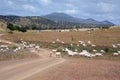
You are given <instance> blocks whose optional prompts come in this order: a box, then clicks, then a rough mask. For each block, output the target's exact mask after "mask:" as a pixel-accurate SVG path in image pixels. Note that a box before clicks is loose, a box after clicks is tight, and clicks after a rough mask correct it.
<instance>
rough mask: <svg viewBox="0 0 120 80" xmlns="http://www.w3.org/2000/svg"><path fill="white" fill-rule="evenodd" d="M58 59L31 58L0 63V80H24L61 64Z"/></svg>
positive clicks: (61, 60)
mask: <svg viewBox="0 0 120 80" xmlns="http://www.w3.org/2000/svg"><path fill="white" fill-rule="evenodd" d="M64 61H65V60H64V59H60V58H41V59H40V58H37V59H35V58H32V59H23V60H12V61H1V62H0V80H24V79H26V78H28V77H30V76H32V75H34V74H37V73H39V72H41V71H44V70H47V69H49V68H51V67H53V66H56V65H58V64H60V63H63V62H64Z"/></svg>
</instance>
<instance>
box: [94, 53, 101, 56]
mask: <svg viewBox="0 0 120 80" xmlns="http://www.w3.org/2000/svg"><path fill="white" fill-rule="evenodd" d="M95 55H96V56H103V55H102V53H95Z"/></svg>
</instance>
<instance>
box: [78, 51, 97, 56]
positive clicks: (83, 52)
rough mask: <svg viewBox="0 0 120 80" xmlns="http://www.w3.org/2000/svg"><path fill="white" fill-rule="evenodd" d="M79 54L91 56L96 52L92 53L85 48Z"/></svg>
mask: <svg viewBox="0 0 120 80" xmlns="http://www.w3.org/2000/svg"><path fill="white" fill-rule="evenodd" d="M79 55H81V56H85V57H89V58H91V57H95V55H94V54H90V53H89V52H88V51H87V50H83V51H82V52H80V53H79Z"/></svg>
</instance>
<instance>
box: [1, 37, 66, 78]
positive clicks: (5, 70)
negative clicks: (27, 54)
mask: <svg viewBox="0 0 120 80" xmlns="http://www.w3.org/2000/svg"><path fill="white" fill-rule="evenodd" d="M0 36H1V35H0ZM1 42H3V43H8V44H13V45H16V46H18V44H16V43H13V42H9V41H6V40H1ZM31 51H33V52H34V53H35V54H37V55H38V56H40V58H36V59H35V58H31V59H22V60H11V61H1V62H0V80H24V79H26V78H29V77H31V76H32V75H34V74H37V73H39V72H41V71H43V70H47V69H49V68H51V67H53V66H56V65H58V64H60V63H63V62H64V61H65V60H64V59H62V58H55V57H51V58H50V57H49V50H46V49H40V52H39V53H38V52H36V51H34V49H32V50H31Z"/></svg>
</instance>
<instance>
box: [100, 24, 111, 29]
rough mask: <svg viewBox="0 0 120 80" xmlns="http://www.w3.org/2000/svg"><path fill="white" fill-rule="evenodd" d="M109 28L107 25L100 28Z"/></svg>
mask: <svg viewBox="0 0 120 80" xmlns="http://www.w3.org/2000/svg"><path fill="white" fill-rule="evenodd" d="M109 28H110V26H107V25H106V26H103V27H102V29H109Z"/></svg>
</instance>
